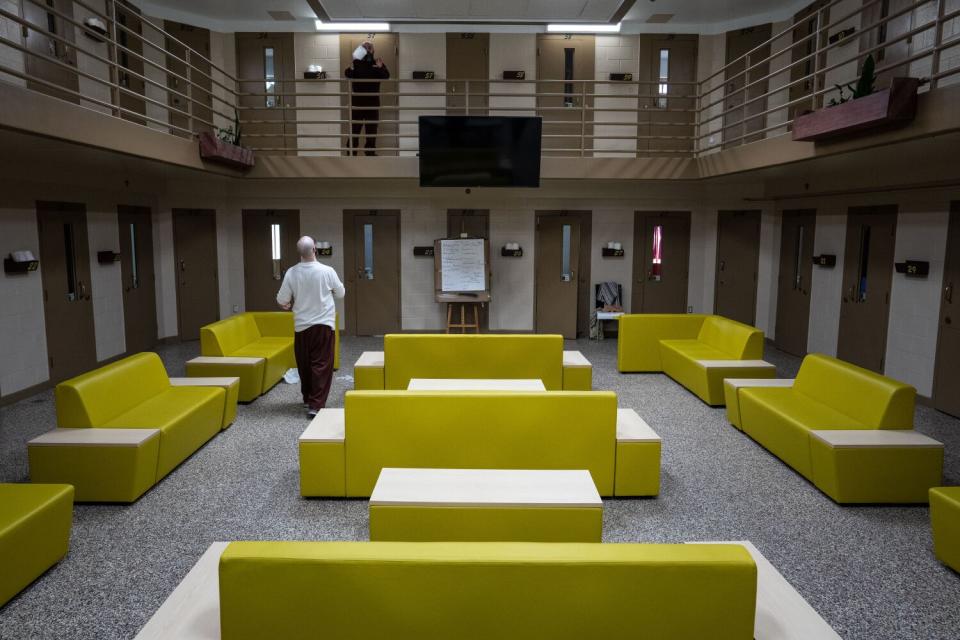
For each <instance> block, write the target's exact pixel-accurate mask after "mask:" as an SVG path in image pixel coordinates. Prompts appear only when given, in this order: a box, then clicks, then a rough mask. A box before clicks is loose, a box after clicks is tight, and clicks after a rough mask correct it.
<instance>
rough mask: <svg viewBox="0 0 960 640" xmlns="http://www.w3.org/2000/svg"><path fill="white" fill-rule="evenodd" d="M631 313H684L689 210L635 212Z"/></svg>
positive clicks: (687, 274) (688, 267) (688, 255)
mask: <svg viewBox="0 0 960 640" xmlns="http://www.w3.org/2000/svg"><path fill="white" fill-rule="evenodd" d="M633 224H634V230H635V231H634V240H633V242H634V244H633V292H632V301H631V304H630V307H631V311H632V312H633V313H686V312H687V283H688V276H689V272H690V212H689V211H637V212H636V213H635V214H634V223H633Z"/></svg>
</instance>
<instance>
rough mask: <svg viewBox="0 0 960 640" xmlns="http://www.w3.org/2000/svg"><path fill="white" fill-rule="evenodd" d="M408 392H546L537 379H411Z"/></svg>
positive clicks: (541, 382)
mask: <svg viewBox="0 0 960 640" xmlns="http://www.w3.org/2000/svg"><path fill="white" fill-rule="evenodd" d="M407 390H408V391H546V390H547V388H546V387H545V386H543V380H539V379H535V378H513V379H511V378H502V379H500V378H498V379H493V378H411V379H410V383H409V384H408V385H407Z"/></svg>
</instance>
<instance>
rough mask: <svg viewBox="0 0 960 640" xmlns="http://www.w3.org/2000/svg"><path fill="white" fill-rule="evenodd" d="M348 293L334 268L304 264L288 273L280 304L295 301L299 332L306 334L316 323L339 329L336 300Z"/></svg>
mask: <svg viewBox="0 0 960 640" xmlns="http://www.w3.org/2000/svg"><path fill="white" fill-rule="evenodd" d="M344 293H346V290H345V289H344V288H343V283H342V282H340V278H339V277H338V276H337V272H336V271H334V270H333V267H328V266H327V265H325V264H322V263H320V262H316V261H311V262H300V263H298V264H296V265H294V266H292V267H290V268H289V269H287V272H286V273H285V274H284V276H283V284H281V285H280V291H279V292H278V293H277V302H278V303H280V304H290V302H291V301H292V302H293V325H294V330H295V331H298V332H299V331H303V330H304V329H309V328H310V327H312V326H313V325H316V324H325V325H327V326H328V327H330V328H331V329H336V313H337V307H336V304H335V303H334V301H333V299H334V298H342V297H343V295H344Z"/></svg>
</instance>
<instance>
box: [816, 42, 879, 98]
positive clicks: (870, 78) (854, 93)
mask: <svg viewBox="0 0 960 640" xmlns="http://www.w3.org/2000/svg"><path fill="white" fill-rule="evenodd" d="M875 67H876V63H875V62H874V60H873V54H870V55H868V56H867V59H866V60H864V61H863V69H861V71H860V78H859V79H858V80H857V86H853V83H850V84H848V85H847V86H846V88H847V89H849V90H850V97H849V98H848V97H847V96H845V95H843V89H844V87H842V86H840V85H839V84H837V85H834V86H835V87H836V88H837V92H838V93H839V94H840V100H839V101H838V100H837V99H836V98H831V99H830V103H829V105H827V106H830V107H836V106H837V105H841V104H843V103H844V102H847V101H848V100H856V99H857V98H863V97H865V96H869V95H870V94H872V93H873V92H874V91H876V83H877V74H875V73H874V72H873V70H874V68H875Z"/></svg>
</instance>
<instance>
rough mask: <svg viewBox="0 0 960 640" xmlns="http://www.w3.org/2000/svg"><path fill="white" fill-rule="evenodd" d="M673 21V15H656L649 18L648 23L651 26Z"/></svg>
mask: <svg viewBox="0 0 960 640" xmlns="http://www.w3.org/2000/svg"><path fill="white" fill-rule="evenodd" d="M672 19H673V14H672V13H655V14H653V15H652V16H650V17H649V18H647V22H648V23H650V24H663V23H664V22H670V20H672Z"/></svg>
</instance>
